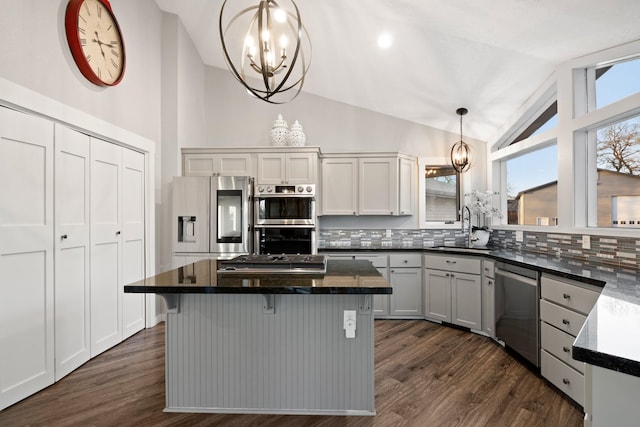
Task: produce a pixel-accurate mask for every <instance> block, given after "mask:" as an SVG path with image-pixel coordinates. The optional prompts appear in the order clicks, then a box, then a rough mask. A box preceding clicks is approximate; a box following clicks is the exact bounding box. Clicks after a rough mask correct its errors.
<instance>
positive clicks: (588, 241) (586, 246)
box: [582, 234, 591, 249]
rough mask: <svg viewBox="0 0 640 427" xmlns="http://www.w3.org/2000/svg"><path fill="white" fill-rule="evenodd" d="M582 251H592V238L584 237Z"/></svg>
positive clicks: (585, 235) (584, 235)
mask: <svg viewBox="0 0 640 427" xmlns="http://www.w3.org/2000/svg"><path fill="white" fill-rule="evenodd" d="M582 249H591V236H589V235H587V234H583V235H582Z"/></svg>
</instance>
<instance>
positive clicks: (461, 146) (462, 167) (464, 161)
mask: <svg viewBox="0 0 640 427" xmlns="http://www.w3.org/2000/svg"><path fill="white" fill-rule="evenodd" d="M468 112H469V110H467V109H466V108H462V107H461V108H458V109H457V110H456V114H457V115H459V116H460V141H458V142H456V143H455V144H453V147H451V165H452V166H453V168H454V169H455V170H456V171H457V172H458V173H462V172H465V171H468V170H469V168H470V167H471V147H469V144H467V143H466V142H464V141H463V140H462V116H464V115H465V114H467V113H468Z"/></svg>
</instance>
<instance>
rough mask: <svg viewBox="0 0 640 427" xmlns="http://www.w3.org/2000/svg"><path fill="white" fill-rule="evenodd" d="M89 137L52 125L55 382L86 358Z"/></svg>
mask: <svg viewBox="0 0 640 427" xmlns="http://www.w3.org/2000/svg"><path fill="white" fill-rule="evenodd" d="M90 166H91V165H90V161H89V136H87V135H85V134H82V133H80V132H77V131H74V130H71V129H69V128H66V127H64V126H61V125H55V234H54V238H55V337H56V344H55V354H56V381H58V380H59V379H61V378H62V377H64V376H65V375H67V374H69V373H70V372H71V371H73V370H74V369H76V368H77V367H79V366H80V365H82V364H83V363H84V362H86V361H87V360H89V357H90V349H91V341H90V339H91V337H90V328H89V325H90V323H89V322H90V316H89V308H90V300H89V291H90V289H89V278H90V276H89V255H90V246H89V236H90V222H89V200H90V199H89V183H90V181H89V170H90Z"/></svg>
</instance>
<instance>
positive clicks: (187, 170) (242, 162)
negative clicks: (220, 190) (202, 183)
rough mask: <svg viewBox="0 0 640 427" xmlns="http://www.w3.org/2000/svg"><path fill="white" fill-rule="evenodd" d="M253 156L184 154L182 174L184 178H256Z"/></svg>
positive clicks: (237, 154) (243, 154)
mask: <svg viewBox="0 0 640 427" xmlns="http://www.w3.org/2000/svg"><path fill="white" fill-rule="evenodd" d="M251 157H252V156H251V154H248V153H216V152H208V153H202V152H196V153H192V152H184V150H183V156H182V174H183V175H184V176H215V175H220V176H255V170H254V169H253V168H254V166H253V163H254V162H253V161H252V158H251Z"/></svg>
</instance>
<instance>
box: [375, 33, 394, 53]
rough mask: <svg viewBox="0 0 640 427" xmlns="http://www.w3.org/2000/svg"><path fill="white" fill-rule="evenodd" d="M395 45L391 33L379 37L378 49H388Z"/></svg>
mask: <svg viewBox="0 0 640 427" xmlns="http://www.w3.org/2000/svg"><path fill="white" fill-rule="evenodd" d="M392 44H393V37H391V34H389V33H382V34H380V35H379V36H378V47H380V48H381V49H388V48H390V47H391V45H392Z"/></svg>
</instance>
